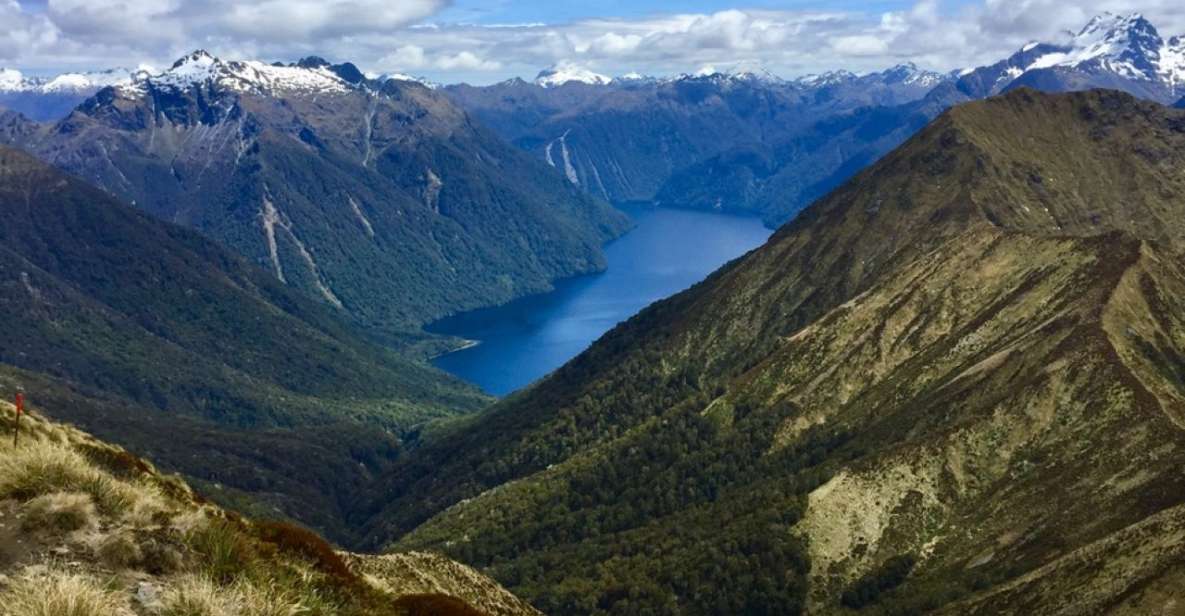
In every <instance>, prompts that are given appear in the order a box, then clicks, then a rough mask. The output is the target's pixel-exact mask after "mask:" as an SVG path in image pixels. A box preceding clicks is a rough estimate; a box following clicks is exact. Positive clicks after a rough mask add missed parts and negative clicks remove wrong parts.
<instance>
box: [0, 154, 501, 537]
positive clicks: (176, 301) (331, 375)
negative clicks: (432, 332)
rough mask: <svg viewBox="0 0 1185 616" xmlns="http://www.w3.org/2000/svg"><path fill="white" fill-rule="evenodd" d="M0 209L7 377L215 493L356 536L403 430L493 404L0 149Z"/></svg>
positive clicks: (251, 270) (220, 254)
mask: <svg viewBox="0 0 1185 616" xmlns="http://www.w3.org/2000/svg"><path fill="white" fill-rule="evenodd" d="M277 216H278V215H277ZM0 218H2V219H3V221H4V224H3V225H0V315H2V316H3V319H4V324H5V325H4V327H3V328H0V382H5V383H7V382H15V383H25V384H26V385H27V386H28V387H29V388H30V390H31V391H33V392H35V394H34V396H35V397H37V398H39V399H40V400H41V403H42V404H46V405H47V406H48V405H50V404H52V406H53V408H54V409H55V410H56V411H57V412H58V413H59V414H58V415H56V417H57V418H58V419H60V420H66V421H71V422H74V423H76V424H78V425H82V426H85V427H86V428H87V429H90V430H93V431H94V432H95V433H97V434H99V435H100V436H102V437H103V438H106V439H110V440H113V441H116V442H118V443H120V444H122V445H125V446H127V447H129V448H131V449H133V450H135V451H137V452H140V453H148V452H153V457H154V458H156V459H157V461H158V462H159V463H161V464H162V465H165V466H166V467H167V468H169V469H170V470H174V471H180V472H184V473H185V474H186V475H187V476H189V477H190V478H191V479H193V480H194V481H195V482H199V483H200V484H201V485H202V487H203V488H206V489H207V490H208V491H207V493H208V494H211V495H213V496H214V497H216V498H224V499H225V501H235V502H238V503H242V502H244V500H243V498H242V497H243V496H245V495H250V496H251V497H252V498H257V499H259V501H261V502H266V503H268V508H269V509H271V510H272V511H273V512H274V511H277V510H278V511H280V512H285V513H288V514H289V515H292V516H295V517H298V518H299V519H301V520H302V521H303V522H305V523H307V524H309V525H312V526H316V527H318V528H321V529H322V530H325V531H326V532H329V533H330V534H332V535H333V536H334V538H335V539H338V540H341V541H348V540H349V538H350V537H349V530H348V529H347V528H346V526H345V524H344V517H345V514H344V513H343V507H342V504H343V503H345V502H348V500H349V499H350V498H352V497H351V496H350V495H351V494H353V493H355V492H356V491H357V490H359V489H360V488H361V484H363V483H365V482H366V481H368V480H369V479H370V478H371V476H372V475H373V474H375V473H377V472H379V471H380V469H381V468H385V467H387V466H389V465H390V463H391V462H392V461H393V459H394V458H395V457H396V456H398V454H399V449H400V445H399V437H400V436H401V435H402V434H405V433H406V432H408V431H410V430H411V429H413V427H414V426H417V425H418V424H421V423H423V422H424V421H425V420H428V419H430V418H436V417H446V416H451V415H454V414H457V413H462V412H466V411H474V410H477V409H478V408H480V407H481V406H483V405H484V404H486V403H487V401H488V399H487V398H486V397H485V396H483V395H482V394H480V393H479V392H477V391H476V389H475V388H473V387H471V386H468V385H466V384H463V383H461V382H459V381H458V380H456V379H454V378H452V377H450V376H448V375H445V374H444V373H442V372H439V371H437V370H434V369H432V368H430V367H428V366H424V365H422V364H419V363H415V362H411V361H409V360H407V359H406V358H403V357H400V356H399V355H397V354H396V353H395V352H393V351H391V350H390V349H387V348H384V347H381V346H379V345H377V344H375V343H374V342H372V341H371V340H369V339H367V338H366V337H364V336H363V335H362V334H360V333H359V332H358V331H357V330H355V329H354V328H352V327H349V326H348V324H347V323H346V322H344V321H343V320H342V319H340V318H339V317H338V316H337V313H338V312H339V311H338V310H337V309H336V308H335V307H333V306H332V305H331V304H323V303H321V302H318V301H317V300H316V299H315V298H305V297H304V295H303V294H302V293H299V292H297V291H295V290H293V289H291V288H288V287H287V286H286V285H284V284H283V283H282V282H281V281H280V280H278V279H277V278H276V277H275V275H274V273H272V272H269V271H267V270H264V269H262V268H259V267H256V266H254V265H252V264H251V263H249V262H248V261H247V260H245V259H243V258H241V257H238V256H237V255H234V254H233V253H231V252H230V251H228V250H226V249H225V248H222V247H221V246H219V245H217V244H216V243H214V242H212V241H210V240H207V239H205V238H203V237H201V236H200V235H199V234H198V233H196V232H194V231H192V230H189V229H185V228H182V227H179V226H176V225H172V224H169V223H165V222H161V221H159V220H156V219H154V218H153V217H151V216H148V215H146V214H144V213H143V212H140V211H138V210H136V209H135V208H133V207H131V206H129V205H127V204H124V203H121V202H120V201H118V200H117V199H115V198H114V197H112V196H111V195H110V194H109V193H107V192H104V191H102V190H99V189H98V188H95V187H92V186H89V185H87V184H86V183H85V182H83V181H81V180H79V179H78V178H75V177H73V176H71V175H69V174H66V173H63V172H61V171H59V170H57V169H54V168H52V167H49V166H48V165H46V164H45V163H43V162H41V161H38V160H37V159H35V158H33V157H32V156H30V155H28V154H25V153H23V152H17V151H15V150H12V149H10V148H5V147H2V146H0ZM289 222H290V221H289V220H288V219H281V220H279V222H277V224H276V227H275V229H274V231H275V233H276V235H277V240H282V239H283V236H282V234H283V233H287V232H288V231H287V228H286V227H283V226H281V225H287V224H289ZM346 222H353V221H352V220H347V221H346ZM310 459H315V460H318V463H317V464H309V463H308V461H309V460H310Z"/></svg>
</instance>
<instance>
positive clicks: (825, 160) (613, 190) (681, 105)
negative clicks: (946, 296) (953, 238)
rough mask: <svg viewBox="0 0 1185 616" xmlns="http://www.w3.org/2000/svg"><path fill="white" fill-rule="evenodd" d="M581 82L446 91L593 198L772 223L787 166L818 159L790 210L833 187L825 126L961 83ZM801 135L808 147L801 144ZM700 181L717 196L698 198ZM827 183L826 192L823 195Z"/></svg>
mask: <svg viewBox="0 0 1185 616" xmlns="http://www.w3.org/2000/svg"><path fill="white" fill-rule="evenodd" d="M557 75H565V76H567V78H568V80H567V81H563V82H560V79H559V78H558V77H557ZM573 75H575V76H577V77H578V76H579V75H578V74H577V73H575V72H573V70H572V69H569V70H568V71H567V72H555V73H551V72H548V73H544V74H543V75H541V80H540V81H539V82H537V83H528V82H526V81H523V80H519V79H516V80H511V81H507V82H503V83H500V84H496V85H492V86H486V87H473V86H467V85H459V86H448V87H446V88H445V92H446V93H447V94H448V95H449V96H450V97H451V98H452V99H453V100H454V101H456V102H457V104H459V105H460V106H462V107H463V108H465V109H467V110H469V111H470V112H471V113H473V114H474V115H475V116H476V117H477V118H478V119H480V120H482V121H483V122H484V123H486V124H488V125H489V126H491V127H493V128H494V129H495V130H497V131H498V132H499V133H501V134H502V135H503V136H504V137H506V138H507V139H509V140H510V141H512V142H513V143H515V144H517V145H518V146H519V147H521V148H523V149H525V150H527V151H529V152H531V153H532V154H534V155H535V156H537V157H539V158H542V159H543V160H545V161H547V163H548V164H550V165H551V166H553V167H555V168H557V169H558V170H560V171H561V172H562V173H563V174H564V175H565V177H567V178H568V180H569V181H570V182H571V183H572V184H574V185H577V186H580V187H582V188H583V189H584V190H586V191H588V192H590V193H592V194H594V195H596V196H599V197H602V198H604V199H607V200H610V201H650V200H655V199H658V200H660V201H662V202H664V203H670V204H674V205H681V206H685V207H700V208H704V209H722V210H732V211H737V210H740V211H752V210H761V209H763V208H764V209H765V210H768V211H767V214H768V218H769V219H770V220H771V221H774V220H776V219H779V218H782V219H784V218H785V217H786V216H788V215H789V214H787V213H784V211H787V210H789V209H792V207H793V206H783V205H780V204H773V203H769V201H768V200H767V199H765V198H764V197H763V195H762V193H763V190H764V189H763V188H762V186H761V185H762V184H763V182H764V181H765V180H766V179H767V178H768V177H769V176H770V175H772V174H773V172H774V171H775V170H776V169H777V168H780V167H781V166H783V160H784V159H787V158H788V157H790V156H797V157H798V158H799V159H809V160H808V161H803V162H801V163H800V164H799V168H800V169H802V175H801V176H800V177H802V178H803V182H802V186H799V187H797V189H798V192H799V193H802V194H801V196H800V195H797V194H796V196H795V198H793V199H788V200H793V201H794V202H795V203H797V202H802V201H807V200H809V199H810V198H813V197H815V196H818V194H822V192H825V191H826V189H827V188H829V187H830V185H831V184H830V183H828V182H826V180H825V178H827V177H828V176H830V175H832V173H833V172H834V171H835V167H837V166H838V164H839V163H838V162H836V161H839V160H841V159H842V155H840V154H839V153H838V152H837V151H836V150H837V149H841V146H839V145H838V142H828V141H826V140H822V141H821V140H819V139H817V138H810V137H807V135H810V134H811V133H812V131H813V130H814V127H815V126H816V125H817V124H818V123H819V122H820V121H822V120H824V119H826V118H832V117H836V116H840V115H843V114H850V113H853V112H855V111H856V110H859V109H861V108H864V107H868V106H876V107H883V106H893V105H901V104H906V103H911V102H915V101H917V100H919V99H921V98H923V97H924V96H925V95H926V94H927V93H928V92H930V91H931V90H933V89H934V87H935V86H936V85H937V84H941V83H947V82H950V81H952V80H953V78H952V77H951V76H949V75H941V74H938V73H933V72H929V71H923V70H920V69H918V68H917V67H915V66H913V65H902V66H898V67H895V68H893V69H889V70H887V71H884V72H880V73H874V74H870V75H864V76H857V75H854V74H851V73H829V74H826V75H819V76H811V77H808V78H803V79H801V80H798V81H792V82H791V81H783V80H781V79H778V78H776V77H773V76H771V75H768V74H763V73H760V72H742V73H737V74H723V73H713V74H707V75H684V76H680V77H675V78H669V79H655V78H643V77H637V76H631V77H627V78H619V79H614V80H605V79H601V78H599V77H598V78H595V79H594V78H579V79H577V78H576V77H573ZM926 119H928V118H924V119H922V121H921V123H920V124H918V126H920V125H921V124H924V123H925V120H926ZM918 126H915V127H914V128H915V129H916V128H917V127H918ZM799 137H802V138H803V141H801V142H800V143H797V144H795V143H794V142H795V140H796V138H799ZM876 138H877V137H876V136H874V135H869V136H868V137H867V138H865V137H863V136H861V137H857V139H860V140H862V141H868V140H876ZM860 145H863V143H861V144H859V145H856V146H855V147H856V148H858V147H859V146H860ZM878 152H879V151H878ZM865 158H871V157H865ZM702 165H709V166H712V167H714V168H722V173H723V174H725V177H720V176H719V175H708V174H707V173H705V172H704V171H703V170H702V169H701V168H699V167H698V166H702ZM742 169H743V171H742ZM808 176H810V177H813V178H814V180H808V179H806V178H807V177H808ZM701 179H702V180H703V181H704V182H705V183H707V184H709V185H710V186H711V187H712V188H709V189H708V190H705V191H699V190H698V188H699V186H698V184H697V183H698V182H699V181H700V180H701ZM819 180H824V185H822V186H819V187H816V186H814V185H815V184H816V183H817V182H818V181H819ZM776 211H782V212H783V213H775V212H776Z"/></svg>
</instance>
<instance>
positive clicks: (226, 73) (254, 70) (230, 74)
mask: <svg viewBox="0 0 1185 616" xmlns="http://www.w3.org/2000/svg"><path fill="white" fill-rule="evenodd" d="M199 85H218V86H220V87H223V88H227V89H231V90H234V91H238V92H247V91H253V92H261V93H266V94H274V93H287V92H345V91H348V90H349V89H350V88H351V86H350V84H349V83H348V82H347V81H346V80H344V79H342V77H341V76H340V75H338V74H337V73H335V72H334V70H333V67H331V66H329V63H328V62H325V61H324V60H321V59H320V58H306V59H305V60H302V61H301V62H300V63H299V64H296V65H283V64H266V63H264V62H258V61H254V60H246V61H237V60H236V61H224V60H221V59H219V58H216V57H214V56H213V55H211V54H210V53H208V52H206V51H205V50H200V49H199V50H197V51H194V52H193V53H190V54H188V55H186V56H184V57H182V58H181V59H179V60H177V61H176V62H174V63H173V66H172V67H171V68H170V69H169V70H167V71H165V72H163V73H160V74H158V75H151V76H148V77H144V78H141V79H137V80H136V81H135V82H133V83H132V84H131V85H130V86H128V87H127V91H128V92H129V93H131V94H135V93H142V92H144V91H145V88H146V87H148V86H152V87H156V88H161V89H174V90H186V89H189V88H191V87H194V86H199Z"/></svg>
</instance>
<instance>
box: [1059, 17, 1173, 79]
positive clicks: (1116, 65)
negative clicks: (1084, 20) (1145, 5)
mask: <svg viewBox="0 0 1185 616" xmlns="http://www.w3.org/2000/svg"><path fill="white" fill-rule="evenodd" d="M1069 46H1070V52H1069V53H1068V54H1067V56H1066V58H1065V59H1063V60H1062V61H1061V62H1060V63H1059V64H1063V65H1070V66H1076V67H1080V66H1082V65H1085V64H1087V63H1093V64H1097V65H1098V67H1099V68H1101V69H1104V70H1109V71H1112V72H1115V73H1119V74H1121V75H1123V76H1125V77H1132V78H1137V79H1156V78H1157V77H1158V75H1157V73H1158V72H1159V70H1158V68H1159V67H1158V64H1159V60H1160V50H1161V48H1162V47H1164V41H1163V40H1161V38H1160V34H1158V33H1157V32H1156V28H1155V27H1153V26H1152V24H1151V23H1149V22H1148V20H1146V19H1144V16H1143V15H1141V14H1139V13H1132V14H1131V15H1126V16H1120V15H1114V14H1111V13H1103V14H1102V15H1099V16H1098V17H1095V18H1094V19H1092V20H1090V23H1088V24H1087V25H1086V27H1084V28H1083V29H1082V31H1081V32H1079V33H1078V34H1077V35H1076V36H1075V37H1074V38H1073V39H1071V41H1070V45H1069Z"/></svg>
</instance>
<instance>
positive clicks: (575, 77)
mask: <svg viewBox="0 0 1185 616" xmlns="http://www.w3.org/2000/svg"><path fill="white" fill-rule="evenodd" d="M572 81H576V82H579V83H587V84H592V85H606V84H608V83H609V82H611V81H613V80H612V79H610V78H609V77H606V76H604V75H602V74H600V73H594V72H593V71H590V70H588V69H586V68H583V67H580V66H577V65H575V64H572V63H571V62H561V63H559V64H557V65H555V66H553V67H551V68H549V69H546V70H544V71H541V72H540V73H539V75H538V76H537V77H535V84H536V85H539V86H542V87H544V88H553V87H556V86H562V85H564V84H565V83H568V82H572Z"/></svg>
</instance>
